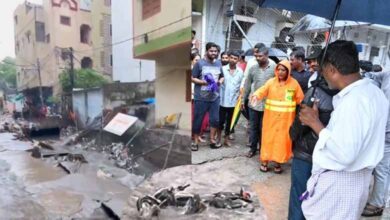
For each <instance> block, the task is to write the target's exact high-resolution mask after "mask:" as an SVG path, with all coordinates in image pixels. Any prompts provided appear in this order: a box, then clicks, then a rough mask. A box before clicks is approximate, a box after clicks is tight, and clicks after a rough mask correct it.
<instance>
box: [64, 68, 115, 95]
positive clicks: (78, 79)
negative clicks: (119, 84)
mask: <svg viewBox="0 0 390 220" xmlns="http://www.w3.org/2000/svg"><path fill="white" fill-rule="evenodd" d="M60 83H61V86H62V89H63V91H67V92H70V90H71V85H70V77H69V70H64V71H63V72H62V73H61V74H60ZM106 83H108V80H107V79H106V78H104V77H103V76H102V75H101V74H99V73H97V72H96V71H94V70H92V69H77V70H75V71H74V88H81V89H88V88H94V87H101V86H103V85H104V84H106Z"/></svg>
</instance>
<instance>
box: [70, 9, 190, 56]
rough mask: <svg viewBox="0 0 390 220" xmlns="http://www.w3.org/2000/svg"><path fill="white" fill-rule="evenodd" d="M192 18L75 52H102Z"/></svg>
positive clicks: (184, 18)
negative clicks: (101, 50)
mask: <svg viewBox="0 0 390 220" xmlns="http://www.w3.org/2000/svg"><path fill="white" fill-rule="evenodd" d="M191 17H192V15H189V16H186V17H183V18H180V19H178V20H176V21H173V22H171V23H168V24H166V25H163V26H161V27H158V28H156V29H153V30H151V31H148V32H145V33H143V34H140V35H137V36H134V37H130V38H127V39H124V40H121V41H118V42H115V43H112V44H108V45H102V46H101V47H96V48H91V49H85V50H74V52H79V53H80V52H85V51H94V50H100V49H104V48H107V47H112V46H116V45H119V44H123V43H126V42H128V41H131V40H134V39H136V38H140V37H143V36H145V35H146V34H151V33H154V32H156V31H159V30H162V29H164V28H166V27H170V26H172V25H174V24H177V23H179V22H181V21H184V20H186V19H188V18H191Z"/></svg>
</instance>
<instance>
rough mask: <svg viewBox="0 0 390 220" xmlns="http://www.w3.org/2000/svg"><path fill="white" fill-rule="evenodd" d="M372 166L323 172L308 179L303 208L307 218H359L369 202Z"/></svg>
mask: <svg viewBox="0 0 390 220" xmlns="http://www.w3.org/2000/svg"><path fill="white" fill-rule="evenodd" d="M371 174H372V170H371V169H364V170H359V171H355V172H344V171H330V170H329V171H324V170H323V171H321V172H318V173H316V174H312V176H311V177H310V179H309V181H308V182H307V190H308V196H307V197H306V200H304V201H303V203H302V211H303V214H304V215H305V218H306V219H308V220H311V219H313V220H328V219H329V220H355V219H356V220H358V219H360V215H361V213H362V211H363V208H364V206H365V204H366V201H367V198H368V193H369V186H370V180H371Z"/></svg>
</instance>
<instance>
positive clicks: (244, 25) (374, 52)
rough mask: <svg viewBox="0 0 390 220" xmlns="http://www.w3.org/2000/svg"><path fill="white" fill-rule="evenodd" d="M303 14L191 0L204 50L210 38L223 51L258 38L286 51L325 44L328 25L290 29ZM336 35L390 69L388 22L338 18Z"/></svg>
mask: <svg viewBox="0 0 390 220" xmlns="http://www.w3.org/2000/svg"><path fill="white" fill-rule="evenodd" d="M304 16H305V14H302V13H297V12H292V11H287V10H280V9H270V8H260V7H259V6H258V4H257V3H255V1H253V0H242V1H237V0H228V1H223V0H193V1H192V22H193V24H192V26H193V28H194V30H195V31H196V32H197V38H198V39H199V40H200V41H201V44H202V48H201V49H202V50H201V51H202V54H204V46H205V44H206V43H207V42H209V41H211V42H215V43H217V44H218V45H220V46H221V48H222V50H223V51H224V50H229V49H236V50H237V49H239V50H244V51H246V50H248V49H249V48H251V47H252V46H253V45H254V44H256V43H258V42H261V43H264V44H265V45H266V46H268V47H275V48H279V49H282V50H283V51H284V52H286V53H287V54H289V53H290V52H291V48H292V47H294V46H303V47H304V48H305V49H306V51H309V50H311V48H312V47H313V46H322V47H323V46H324V45H325V35H326V34H325V33H326V32H327V31H328V30H329V27H328V28H320V29H309V30H303V31H298V32H294V33H291V32H290V30H291V29H292V28H294V26H295V25H296V24H297V23H298V22H300V20H301V19H302V18H303V17H304ZM323 20H324V19H323ZM303 27H305V25H303ZM336 39H345V40H352V41H354V42H355V43H356V44H357V45H358V49H359V59H361V60H369V61H371V62H373V63H374V64H379V65H381V66H382V67H383V68H384V69H385V70H390V28H389V27H388V26H384V25H375V24H368V23H361V22H360V23H359V22H346V21H337V22H336V28H335V31H334V33H333V34H332V41H333V40H336Z"/></svg>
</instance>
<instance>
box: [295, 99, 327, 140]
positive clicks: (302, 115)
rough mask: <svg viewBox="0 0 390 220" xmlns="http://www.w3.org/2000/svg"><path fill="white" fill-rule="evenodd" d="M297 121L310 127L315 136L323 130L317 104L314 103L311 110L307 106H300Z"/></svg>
mask: <svg viewBox="0 0 390 220" xmlns="http://www.w3.org/2000/svg"><path fill="white" fill-rule="evenodd" d="M299 120H300V121H301V122H302V123H303V124H304V125H307V126H309V127H311V128H312V129H313V130H314V131H315V132H316V133H317V135H318V134H319V133H320V131H321V130H322V129H323V128H324V125H323V124H322V122H321V121H320V119H319V113H318V102H315V103H314V105H313V108H310V107H309V106H307V105H301V111H300V112H299Z"/></svg>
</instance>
